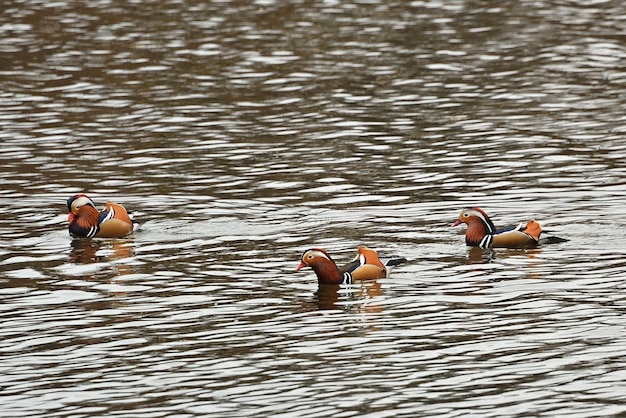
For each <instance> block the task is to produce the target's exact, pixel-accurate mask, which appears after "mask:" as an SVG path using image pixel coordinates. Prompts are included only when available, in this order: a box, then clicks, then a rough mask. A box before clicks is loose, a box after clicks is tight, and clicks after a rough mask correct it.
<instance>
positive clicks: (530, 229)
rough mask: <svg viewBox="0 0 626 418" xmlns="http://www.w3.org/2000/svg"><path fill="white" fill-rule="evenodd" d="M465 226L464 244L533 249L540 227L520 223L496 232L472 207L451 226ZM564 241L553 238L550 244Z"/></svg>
mask: <svg viewBox="0 0 626 418" xmlns="http://www.w3.org/2000/svg"><path fill="white" fill-rule="evenodd" d="M462 223H464V224H466V225H467V231H465V243H466V244H467V245H469V246H472V247H479V248H535V247H536V246H537V245H539V244H540V243H542V242H540V240H539V236H540V235H541V232H542V229H541V225H539V223H538V222H537V221H534V220H530V221H528V222H525V223H524V222H522V223H521V224H519V225H518V226H516V227H512V228H507V229H500V230H496V227H495V226H494V224H493V222H492V221H491V219H489V216H488V215H487V213H485V211H484V210H482V209H480V208H477V207H473V208H465V209H463V210H462V211H461V214H460V215H459V218H458V219H457V220H456V222H455V223H454V224H452V226H457V225H460V224H462ZM560 241H566V240H564V239H562V238H557V237H553V238H552V240H551V242H560Z"/></svg>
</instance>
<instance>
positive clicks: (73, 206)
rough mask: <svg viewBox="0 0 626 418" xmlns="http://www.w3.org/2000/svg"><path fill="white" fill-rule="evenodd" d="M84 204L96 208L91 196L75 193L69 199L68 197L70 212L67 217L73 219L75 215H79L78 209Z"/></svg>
mask: <svg viewBox="0 0 626 418" xmlns="http://www.w3.org/2000/svg"><path fill="white" fill-rule="evenodd" d="M83 206H91V207H92V208H94V209H95V208H96V205H94V203H93V200H91V198H90V197H89V196H87V195H86V194H83V193H80V194H77V195H74V196H72V197H70V198H69V199H67V210H68V212H69V215H67V219H68V220H70V221H71V220H72V219H73V218H74V216H76V215H78V211H79V210H80V209H81V208H82V207H83Z"/></svg>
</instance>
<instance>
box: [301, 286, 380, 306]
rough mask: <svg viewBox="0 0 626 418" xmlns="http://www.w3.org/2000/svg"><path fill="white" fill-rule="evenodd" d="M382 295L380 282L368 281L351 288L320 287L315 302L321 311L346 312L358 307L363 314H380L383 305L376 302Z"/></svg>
mask: <svg viewBox="0 0 626 418" xmlns="http://www.w3.org/2000/svg"><path fill="white" fill-rule="evenodd" d="M382 294H383V291H382V287H381V285H380V283H379V282H378V280H368V281H363V282H361V283H360V285H350V286H349V287H345V286H342V285H338V284H330V285H320V286H319V287H318V289H317V291H316V292H315V295H314V298H313V300H314V303H315V304H316V305H317V308H318V309H320V310H344V309H347V308H350V307H356V308H357V310H358V312H361V313H380V312H382V310H383V308H382V304H379V303H376V300H378V299H379V298H380V297H381V296H382Z"/></svg>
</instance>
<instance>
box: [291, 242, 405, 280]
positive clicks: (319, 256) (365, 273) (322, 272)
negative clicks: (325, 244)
mask: <svg viewBox="0 0 626 418" xmlns="http://www.w3.org/2000/svg"><path fill="white" fill-rule="evenodd" d="M405 261H406V259H405V258H403V257H388V258H383V259H379V258H378V254H376V251H374V250H372V249H370V248H367V247H363V246H361V247H359V248H358V254H357V256H356V257H355V259H354V260H353V261H352V262H351V263H349V264H347V265H345V266H343V267H341V268H340V267H337V264H335V262H334V261H333V259H332V258H331V257H330V255H329V254H328V253H327V252H326V251H325V250H323V249H321V248H311V249H309V250H306V251H305V252H304V253H302V258H301V261H300V264H299V265H298V267H297V269H296V270H297V271H299V270H301V269H303V268H305V267H311V268H312V269H313V271H314V272H315V274H316V275H317V282H318V284H320V285H328V284H350V283H352V282H353V281H354V280H373V279H379V278H383V277H386V276H387V267H391V266H395V265H398V264H400V263H403V262H405Z"/></svg>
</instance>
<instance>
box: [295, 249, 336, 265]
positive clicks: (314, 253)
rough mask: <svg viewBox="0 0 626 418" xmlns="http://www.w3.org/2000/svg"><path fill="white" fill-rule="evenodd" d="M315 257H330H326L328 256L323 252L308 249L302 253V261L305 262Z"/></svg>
mask: <svg viewBox="0 0 626 418" xmlns="http://www.w3.org/2000/svg"><path fill="white" fill-rule="evenodd" d="M315 257H322V258H325V259H326V260H330V258H328V256H327V255H326V254H324V253H323V252H322V251H319V250H309V251H307V252H305V253H304V255H303V256H302V261H304V262H305V263H306V262H309V261H311V260H313V259H314V258H315Z"/></svg>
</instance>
